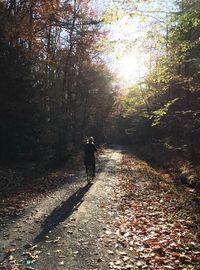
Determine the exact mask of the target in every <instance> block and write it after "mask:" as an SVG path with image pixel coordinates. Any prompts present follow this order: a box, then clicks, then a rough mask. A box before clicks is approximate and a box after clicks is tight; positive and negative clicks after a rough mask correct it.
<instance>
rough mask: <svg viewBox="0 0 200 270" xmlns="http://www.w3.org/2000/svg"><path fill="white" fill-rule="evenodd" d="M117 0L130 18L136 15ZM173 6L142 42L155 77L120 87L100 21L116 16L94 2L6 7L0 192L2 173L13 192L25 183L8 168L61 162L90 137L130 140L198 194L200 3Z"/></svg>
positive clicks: (0, 24)
mask: <svg viewBox="0 0 200 270" xmlns="http://www.w3.org/2000/svg"><path fill="white" fill-rule="evenodd" d="M117 2H118V3H120V5H121V7H122V9H123V8H124V10H126V12H129V13H130V15H131V16H133V10H134V9H135V10H137V9H136V6H135V5H136V4H135V5H132V6H131V7H130V1H125V3H124V2H123V3H124V4H123V5H122V1H121V2H120V1H116V3H117ZM139 2H141V3H142V2H145V1H139ZM175 5H176V11H175V12H169V13H166V17H165V20H163V21H162V22H160V21H156V22H155V23H154V25H152V29H151V31H148V34H147V36H146V40H144V42H143V45H144V47H146V50H147V51H148V52H150V53H151V55H152V58H151V63H150V64H151V68H150V72H149V74H148V75H147V76H146V77H145V78H144V79H143V80H142V81H141V82H140V83H138V84H137V85H134V86H132V87H129V89H120V87H119V86H117V85H116V84H115V83H114V80H115V74H112V72H111V71H110V70H109V69H108V67H107V65H106V61H105V60H103V58H102V53H103V52H104V51H105V50H107V49H108V48H107V47H106V45H105V44H106V42H105V44H104V43H103V42H102V41H103V40H106V31H105V29H104V27H103V25H105V24H109V23H110V21H111V20H116V19H117V17H115V16H114V15H115V13H116V10H112V12H111V11H109V14H107V15H104V16H102V17H101V16H99V14H98V12H97V11H96V10H95V8H94V5H92V4H91V1H84V0H82V1H78V0H73V1H59V0H51V1H47V0H24V1H23V0H20V1H18V0H9V1H1V2H0V85H1V91H0V123H1V124H0V149H1V151H0V162H1V175H2V177H1V179H2V180H1V184H0V185H1V187H4V186H5V183H6V179H7V174H6V173H5V174H4V172H5V168H6V170H7V172H9V173H10V174H11V175H12V177H11V179H12V181H10V182H11V184H10V186H13V182H15V183H16V182H20V180H16V179H21V177H19V178H16V172H15V173H12V172H11V171H10V168H11V167H12V166H15V169H16V168H17V167H16V164H17V166H18V168H19V167H20V166H21V168H22V167H24V166H25V165H24V164H27V163H29V164H32V165H31V166H33V164H37V165H34V166H35V167H37V166H39V165H40V166H41V167H45V168H50V167H52V166H58V165H59V166H60V165H61V164H63V163H65V162H66V161H69V160H71V159H73V157H74V156H75V154H76V153H78V152H80V151H81V145H82V143H83V141H84V140H85V138H86V137H87V136H91V135H93V136H94V137H95V139H96V143H97V144H98V145H100V144H102V143H105V142H106V143H115V144H127V145H128V146H129V148H133V149H134V151H135V152H137V154H139V155H140V156H141V157H143V158H145V159H147V160H148V161H149V162H151V163H152V164H155V165H156V166H161V167H162V168H163V169H167V170H169V171H170V170H171V171H173V173H178V175H179V181H182V182H185V181H187V183H188V184H190V185H195V186H196V187H197V188H199V181H198V176H199V171H200V168H199V158H200V88H199V83H200V3H199V1H198V0H193V1H189V0H182V1H175ZM127 7H128V8H129V9H127ZM111 15H112V16H111ZM161 29H162V30H161ZM163 29H165V31H163ZM147 40H148V42H146V41H147ZM124 93H126V94H124ZM19 164H20V165H19ZM22 164H23V165H22ZM12 170H13V167H12ZM180 175H181V177H180ZM6 185H7V184H6Z"/></svg>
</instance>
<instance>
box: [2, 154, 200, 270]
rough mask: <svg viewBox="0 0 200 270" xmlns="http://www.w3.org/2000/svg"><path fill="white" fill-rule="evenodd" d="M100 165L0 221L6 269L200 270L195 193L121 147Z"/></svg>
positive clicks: (77, 174)
mask: <svg viewBox="0 0 200 270" xmlns="http://www.w3.org/2000/svg"><path fill="white" fill-rule="evenodd" d="M97 163H98V165H97V171H98V173H97V178H96V179H95V181H94V183H93V184H92V185H87V182H86V179H85V172H84V171H82V170H81V171H78V172H77V173H76V174H75V175H74V176H72V179H71V181H69V183H67V184H65V185H63V186H62V187H61V188H59V189H58V190H56V191H54V192H51V193H49V194H48V196H46V197H45V198H38V199H35V200H34V201H30V204H29V206H28V207H27V208H26V209H25V210H24V213H23V214H22V215H21V216H18V217H15V218H9V219H7V220H6V219H5V218H1V219H0V224H1V232H0V249H1V250H0V251H1V253H0V270H3V269H15V270H18V269H20V270H21V269H27V270H28V269H30V270H31V269H38V270H46V269H50V270H51V269H52V270H53V269H61V270H62V269H63V270H67V269H68V270H69V269H70V270H95V269H96V270H97V269H100V270H103V269H130V270H131V269H152V270H153V269H193V270H194V269H196V270H197V269H200V268H199V261H200V243H199V239H198V237H199V235H198V220H197V219H198V218H197V215H196V213H195V204H194V200H193V192H194V191H193V190H191V189H189V188H188V189H186V190H185V191H184V190H181V192H180V190H179V189H178V188H176V187H175V185H174V184H173V182H172V181H171V179H169V178H168V177H167V176H166V177H165V176H163V175H161V174H160V173H159V172H157V171H155V170H154V169H153V168H152V167H150V166H148V165H147V164H146V163H145V162H143V161H141V160H138V159H137V158H136V157H134V156H133V155H131V154H128V153H126V152H125V151H122V150H120V149H107V150H105V152H104V153H103V154H102V155H101V156H100V157H99V159H98V162H97ZM180 188H181V187H180Z"/></svg>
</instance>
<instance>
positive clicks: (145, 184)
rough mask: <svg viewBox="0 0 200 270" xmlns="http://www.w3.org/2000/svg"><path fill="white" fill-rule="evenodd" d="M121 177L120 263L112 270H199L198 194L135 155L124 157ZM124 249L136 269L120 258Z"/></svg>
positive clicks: (116, 229)
mask: <svg viewBox="0 0 200 270" xmlns="http://www.w3.org/2000/svg"><path fill="white" fill-rule="evenodd" d="M119 178H120V184H119V186H118V189H117V190H116V191H115V196H116V200H115V204H116V205H115V207H117V217H116V221H115V225H114V232H113V234H115V235H116V236H117V243H116V244H115V248H116V249H117V254H118V258H119V260H117V259H116V260H115V261H114V262H111V263H110V266H109V267H110V269H177V270H178V269H184V270H189V269H192V270H194V269H196V270H197V269H200V242H199V232H198V221H199V217H198V215H197V214H195V212H194V210H195V205H194V191H193V190H191V189H188V188H186V189H183V188H177V187H176V186H175V185H174V184H173V181H171V180H170V179H169V178H168V177H165V176H164V177H163V176H162V175H161V174H159V173H157V172H156V171H154V170H153V169H152V168H150V167H149V166H148V165H147V164H146V163H143V162H142V161H139V160H136V159H133V157H131V156H124V158H123V160H122V163H121V174H120V177H119ZM113 207H114V206H113ZM121 249H124V251H125V253H126V252H127V254H129V255H128V256H129V257H130V254H132V260H130V258H129V259H127V261H129V262H130V263H132V264H133V266H132V267H131V266H130V264H127V263H125V261H123V258H124V257H122V258H120V252H119V250H121ZM130 252H131V253H130ZM125 257H127V256H125Z"/></svg>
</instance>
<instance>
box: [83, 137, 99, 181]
mask: <svg viewBox="0 0 200 270" xmlns="http://www.w3.org/2000/svg"><path fill="white" fill-rule="evenodd" d="M95 153H97V148H96V146H95V144H94V138H93V137H90V138H89V139H88V141H87V143H86V144H85V146H84V164H85V168H86V173H87V172H88V167H89V166H91V165H92V171H93V177H95V176H96V175H95V173H96V164H95Z"/></svg>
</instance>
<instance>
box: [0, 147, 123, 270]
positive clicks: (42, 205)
mask: <svg viewBox="0 0 200 270" xmlns="http://www.w3.org/2000/svg"><path fill="white" fill-rule="evenodd" d="M120 158H121V154H120V151H117V150H107V151H105V153H104V155H101V157H100V159H99V161H98V165H97V171H98V174H97V178H96V180H95V182H94V183H93V185H91V186H90V185H87V183H86V180H85V173H84V171H80V172H78V173H77V175H75V176H73V177H72V179H71V181H69V182H71V184H70V185H69V184H66V185H64V186H63V187H62V188H60V189H59V190H57V191H56V192H52V193H50V194H49V195H48V196H47V197H46V198H42V199H41V198H38V199H35V200H34V201H31V202H30V206H29V207H28V208H27V209H26V210H25V213H23V215H22V216H21V217H18V218H15V219H9V220H5V221H4V223H3V221H2V220H1V227H2V230H1V232H0V239H1V241H0V248H1V256H0V259H1V266H0V269H1V270H2V269H32V268H33V269H41V270H44V269H87V270H89V269H95V268H98V263H99V262H101V261H102V259H101V257H102V255H101V253H100V251H99V248H100V247H99V245H98V238H99V235H100V234H102V231H103V230H104V229H105V226H106V223H105V220H106V219H107V216H108V213H107V211H106V207H107V206H108V205H109V200H110V198H111V197H112V196H113V194H112V192H113V186H114V185H116V181H117V177H116V175H117V173H116V170H117V166H118V165H117V164H118V163H119V161H120ZM6 255H7V256H6ZM47 265H48V267H47ZM4 267H5V268H4Z"/></svg>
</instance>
